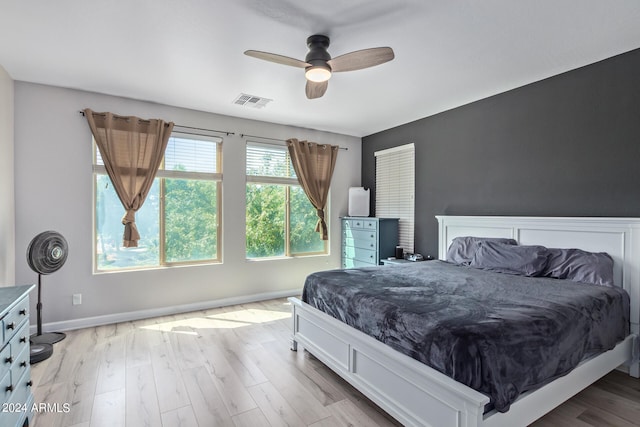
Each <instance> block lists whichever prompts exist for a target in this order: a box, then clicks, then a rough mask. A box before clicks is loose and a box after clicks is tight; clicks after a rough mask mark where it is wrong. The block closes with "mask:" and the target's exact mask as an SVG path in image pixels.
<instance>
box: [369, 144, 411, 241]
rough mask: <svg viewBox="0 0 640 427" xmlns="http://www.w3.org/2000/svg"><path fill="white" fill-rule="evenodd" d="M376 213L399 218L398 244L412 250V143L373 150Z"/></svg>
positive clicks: (383, 216) (379, 216) (381, 216)
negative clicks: (374, 159)
mask: <svg viewBox="0 0 640 427" xmlns="http://www.w3.org/2000/svg"><path fill="white" fill-rule="evenodd" d="M374 155H375V157H376V217H378V218H399V219H400V220H399V222H398V234H399V238H398V239H399V242H398V244H399V245H400V246H402V248H403V249H404V251H405V252H409V253H413V251H414V249H413V242H414V236H413V229H414V210H415V209H414V198H415V181H416V179H415V165H416V161H415V149H414V146H413V144H406V145H401V146H398V147H394V148H389V149H388V150H381V151H376V152H375V153H374Z"/></svg>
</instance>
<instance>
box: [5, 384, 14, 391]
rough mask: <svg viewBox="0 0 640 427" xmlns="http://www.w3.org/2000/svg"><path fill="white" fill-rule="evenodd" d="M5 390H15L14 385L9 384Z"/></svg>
mask: <svg viewBox="0 0 640 427" xmlns="http://www.w3.org/2000/svg"><path fill="white" fill-rule="evenodd" d="M4 390H5V391H13V386H12V385H8V386H7V388H5V389H4Z"/></svg>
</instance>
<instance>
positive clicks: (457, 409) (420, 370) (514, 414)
mask: <svg viewBox="0 0 640 427" xmlns="http://www.w3.org/2000/svg"><path fill="white" fill-rule="evenodd" d="M436 218H437V219H438V223H439V250H438V252H439V253H438V257H439V258H440V259H445V255H446V250H447V247H448V246H449V244H450V242H451V240H452V239H453V238H455V237H459V236H478V237H509V238H513V239H516V240H517V241H518V242H519V243H520V244H524V245H529V244H539V245H544V246H547V247H554V248H580V249H584V250H588V251H592V252H607V253H608V254H610V255H611V256H612V258H613V260H614V280H615V283H616V285H618V286H622V287H623V288H624V289H625V290H626V291H627V292H628V293H629V295H630V296H631V325H630V327H631V334H630V335H629V336H628V337H627V338H626V339H625V340H624V341H622V342H621V343H619V344H618V345H617V346H616V347H615V348H614V349H612V350H610V351H607V352H605V353H603V354H601V355H599V356H597V357H593V358H591V359H589V360H586V361H584V362H583V363H581V364H580V365H579V366H578V367H577V368H576V369H574V370H573V371H572V372H571V373H569V374H568V375H566V376H564V377H561V378H558V379H557V380H555V381H553V382H552V383H550V384H547V385H546V386H544V387H542V388H540V389H538V390H536V391H533V392H529V393H526V394H523V395H522V396H521V397H520V398H519V399H518V400H517V401H516V402H514V403H513V404H512V405H511V409H510V410H509V411H508V412H505V413H500V412H496V411H492V412H489V413H487V414H483V411H484V407H485V405H486V404H487V403H488V402H489V398H488V397H487V396H486V395H484V394H481V393H479V392H477V391H475V390H473V389H471V388H469V387H467V386H465V385H463V384H461V383H458V382H457V381H454V380H453V379H451V378H449V377H447V376H445V375H443V374H441V373H440V372H438V371H436V370H434V369H432V368H430V367H428V366H426V365H424V364H422V363H420V362H418V361H416V360H414V359H412V358H410V357H408V356H405V355H404V354H401V353H399V352H397V351H395V350H393V349H392V348H391V347H388V346H387V345H385V344H382V343H381V342H379V341H377V340H375V339H373V338H371V337H369V336H367V335H365V334H363V333H361V332H360V331H358V330H356V329H353V328H351V327H349V326H347V325H346V324H344V323H342V322H340V321H338V320H336V319H334V318H333V317H331V316H328V315H326V314H325V313H323V312H321V311H319V310H316V309H315V308H313V307H311V306H310V305H308V304H305V303H303V302H302V301H300V300H299V299H298V298H290V299H289V301H290V302H291V303H292V307H293V337H292V344H291V349H292V350H296V349H297V345H298V344H300V345H302V346H303V347H304V348H305V349H306V350H308V351H309V352H310V353H312V354H313V355H314V356H315V357H317V358H318V359H319V360H321V361H322V362H323V363H324V364H326V365H327V366H328V367H329V368H331V369H332V370H334V371H335V372H336V373H338V374H339V375H340V376H341V377H343V378H344V379H345V380H346V381H348V382H349V383H350V384H351V385H353V386H354V387H356V388H357V389H358V390H360V391H361V392H362V393H364V394H365V395H366V396H367V397H369V398H370V399H371V400H372V401H374V402H375V403H377V404H378V405H379V406H380V407H381V408H383V409H384V410H385V411H387V412H388V413H389V414H390V415H392V416H393V417H394V418H396V419H397V420H398V421H400V422H401V423H403V424H404V425H408V426H432V427H449V426H460V427H476V426H487V427H489V426H505V427H507V426H508V427H513V426H520V425H522V426H524V425H528V424H530V423H531V422H533V421H535V420H536V419H538V418H539V417H541V416H543V415H544V414H546V413H547V412H549V411H550V410H552V409H553V408H555V407H556V406H558V405H560V404H561V403H562V402H564V401H565V400H567V399H569V398H570V397H571V396H573V395H575V394H576V393H578V392H579V391H581V390H582V389H584V388H585V387H587V386H589V385H590V384H592V383H593V382H595V381H597V380H598V379H599V378H601V377H602V376H604V375H606V374H607V373H608V372H610V371H612V370H614V369H616V368H618V367H621V365H625V367H623V368H622V369H627V370H628V372H629V374H630V375H632V376H634V377H636V378H638V377H639V376H640V365H639V363H638V353H639V349H638V347H639V344H638V342H639V340H638V335H639V333H640V327H639V318H640V218H551V217H471V216H468V217H461V216H437V217H436ZM381 268H385V267H381Z"/></svg>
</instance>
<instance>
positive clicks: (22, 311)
mask: <svg viewBox="0 0 640 427" xmlns="http://www.w3.org/2000/svg"><path fill="white" fill-rule="evenodd" d="M20 314H21V315H22V316H26V315H27V309H26V308H23V309H22V310H20Z"/></svg>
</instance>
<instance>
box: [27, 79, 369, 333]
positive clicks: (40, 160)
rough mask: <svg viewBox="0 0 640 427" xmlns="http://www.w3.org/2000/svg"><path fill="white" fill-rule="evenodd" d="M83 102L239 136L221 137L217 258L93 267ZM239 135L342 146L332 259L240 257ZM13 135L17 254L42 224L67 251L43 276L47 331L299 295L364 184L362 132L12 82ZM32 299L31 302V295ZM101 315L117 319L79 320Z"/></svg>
mask: <svg viewBox="0 0 640 427" xmlns="http://www.w3.org/2000/svg"><path fill="white" fill-rule="evenodd" d="M87 107H88V108H91V109H93V110H94V111H111V112H113V113H117V114H122V115H136V116H139V117H143V118H162V119H165V120H170V121H173V122H175V123H176V124H179V125H185V126H194V127H201V128H209V129H216V130H224V131H229V132H234V133H235V135H234V136H228V137H224V142H223V162H224V164H223V172H224V181H223V205H222V206H223V213H222V221H223V229H222V235H223V252H222V257H223V263H222V264H218V265H202V266H190V267H173V268H164V269H153V270H144V271H136V272H126V273H103V274H97V275H96V274H93V273H92V253H93V246H92V244H93V241H92V236H93V233H92V227H93V225H92V203H93V202H92V200H93V199H92V197H93V194H92V168H91V133H90V130H89V127H88V125H87V123H86V119H85V118H84V117H83V116H81V115H80V114H79V111H80V110H82V109H84V108H87ZM239 108H240V107H239ZM267 108H268V107H267ZM240 134H248V135H260V136H265V137H270V138H278V139H282V140H284V139H287V138H291V137H295V138H298V139H308V140H311V141H316V142H320V143H330V144H338V145H340V146H341V147H346V148H348V150H347V151H344V150H340V154H339V156H338V160H337V163H336V169H335V173H334V177H333V182H332V189H331V200H330V206H331V216H330V227H331V229H330V232H331V235H330V236H331V244H330V254H329V255H328V256H319V257H304V258H295V259H281V260H271V261H247V260H246V259H245V234H244V226H245V223H244V221H245V220H244V212H245V206H244V194H245V183H246V182H245V176H244V170H245V168H244V166H245V163H244V152H245V151H244V150H245V143H244V140H243V139H242V138H241V137H240ZM15 141H16V144H15V185H16V201H15V203H16V243H15V249H16V253H17V254H24V253H25V251H26V248H27V245H28V244H29V241H30V240H31V239H32V238H33V236H35V235H36V234H37V233H39V232H41V231H44V230H56V231H59V232H60V233H62V234H63V235H64V236H65V237H66V239H67V241H68V242H69V247H70V252H69V257H68V259H67V262H66V264H65V265H64V267H63V268H62V269H60V270H59V271H58V272H56V273H54V274H52V275H49V276H45V277H44V278H43V303H44V308H43V314H44V315H43V322H44V323H45V324H47V323H52V322H61V323H58V324H55V325H50V327H49V328H48V329H51V328H52V327H56V328H58V329H64V328H68V327H74V326H80V325H81V324H83V322H81V321H78V319H83V318H85V319H86V318H92V317H95V316H109V315H114V314H122V313H125V314H126V313H133V312H136V313H135V314H140V313H139V312H140V311H145V310H146V311H147V312H146V313H147V314H149V313H154V312H162V311H163V310H165V309H167V310H170V309H168V308H170V307H175V306H185V305H186V306H188V307H187V308H193V307H194V306H197V305H198V304H203V306H206V305H207V304H209V303H212V302H216V301H218V302H219V300H224V299H230V301H233V300H234V298H240V299H242V298H245V297H247V296H251V295H256V294H257V295H263V296H264V295H283V294H286V293H297V292H299V291H300V289H301V287H302V284H303V282H304V278H305V277H306V276H307V275H308V274H309V273H311V272H313V271H317V270H324V269H330V268H338V267H339V265H340V222H339V220H338V217H339V216H340V215H345V214H346V213H347V198H348V188H349V187H350V186H358V185H359V184H360V170H361V140H360V138H355V137H351V136H344V135H338V134H331V133H327V132H321V131H314V130H310V129H302V128H294V127H290V126H283V125H276V124H271V123H266V122H259V121H251V120H244V119H238V118H233V117H228V116H221V115H216V114H209V113H204V112H198V111H193V110H186V109H181V108H176V107H170V106H165V105H159V104H153V103H149V102H142V101H136V100H131V99H125V98H119V97H112V96H106V95H101V94H96V93H89V92H82V91H77V90H71V89H64V88H58V87H51V86H43V85H37V84H31V83H24V82H15ZM116 220H119V218H117V219H116ZM16 279H17V281H18V282H19V283H21V284H25V283H33V282H34V281H36V275H35V273H33V272H32V271H31V270H30V269H29V268H28V266H27V264H26V261H25V260H23V259H22V256H19V257H18V259H17V260H16ZM75 293H81V294H82V305H77V306H73V305H72V304H71V302H72V294H75ZM31 300H32V305H33V301H34V300H35V297H34V295H32V298H31ZM182 308H185V307H182ZM154 310H155V311H154ZM34 313H35V311H34ZM124 317H127V315H124ZM130 317H134V316H133V314H131V315H130ZM34 318H35V316H34ZM105 319H106V320H107V321H109V320H113V319H114V317H113V316H111V317H106V318H103V319H91V321H86V320H85V321H84V323H91V322H93V323H97V322H98V321H100V320H105ZM33 322H34V321H32V323H33ZM45 329H47V328H45Z"/></svg>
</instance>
